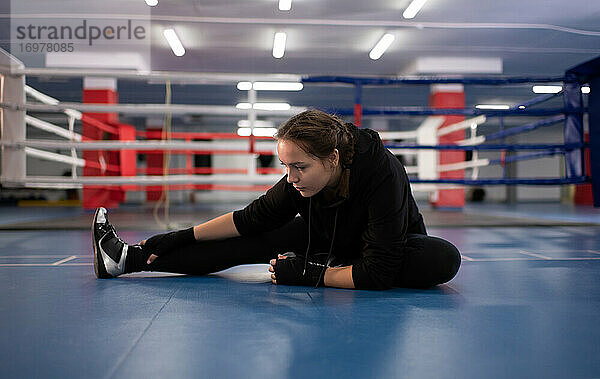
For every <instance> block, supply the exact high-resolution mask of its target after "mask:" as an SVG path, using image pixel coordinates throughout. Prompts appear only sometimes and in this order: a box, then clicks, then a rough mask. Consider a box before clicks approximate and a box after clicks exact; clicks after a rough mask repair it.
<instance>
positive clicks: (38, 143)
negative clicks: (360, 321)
mask: <svg viewBox="0 0 600 379" xmlns="http://www.w3.org/2000/svg"><path fill="white" fill-rule="evenodd" d="M1 57H2V62H1V65H0V66H1V72H0V74H1V83H0V85H1V89H0V92H1V97H0V106H1V109H2V174H1V183H2V185H3V186H4V187H6V188H46V189H73V188H75V189H83V191H84V207H86V208H94V207H96V206H99V205H102V204H100V200H101V199H98V198H96V200H93V197H94V196H95V195H93V193H98V192H110V193H112V196H111V199H112V200H113V201H116V203H118V202H122V201H123V200H124V199H125V192H126V191H136V190H146V191H148V192H150V191H155V192H158V193H161V194H162V195H161V198H162V200H164V197H165V196H167V198H168V191H169V190H194V191H197V190H240V191H257V192H262V191H265V190H266V189H267V188H269V187H270V186H271V185H272V184H274V183H275V182H276V181H277V180H279V179H280V178H281V175H282V174H284V171H283V169H282V168H277V167H258V166H257V158H258V157H259V156H261V155H264V156H273V155H275V154H276V149H275V147H276V144H275V141H274V140H273V138H272V137H271V136H269V135H256V134H258V133H251V132H249V133H247V134H248V135H245V136H242V135H238V134H233V133H198V132H172V131H171V117H172V116H173V115H186V114H202V115H230V116H242V117H245V118H247V119H248V121H249V128H250V129H249V131H252V130H254V131H260V129H259V128H255V123H257V121H258V120H257V117H259V116H266V117H272V116H279V117H289V116H291V115H293V114H296V113H298V112H301V111H302V110H304V109H306V108H308V107H310V106H311V105H310V104H307V105H306V106H303V107H288V108H286V109H271V110H265V109H255V108H253V107H252V106H250V107H248V106H240V105H238V107H234V106H213V105H210V106H209V105H181V104H171V102H170V83H171V80H184V79H185V78H188V79H189V80H190V82H192V83H196V84H197V83H202V84H211V83H212V84H214V83H230V84H234V83H237V82H240V81H244V80H247V81H251V82H252V81H260V80H262V81H269V80H287V81H293V82H301V83H302V84H304V85H307V86H310V85H313V84H315V85H349V86H353V87H354V93H355V101H354V107H353V108H347V109H346V108H337V109H324V110H325V111H329V112H332V113H335V114H338V115H340V116H343V117H352V116H353V117H354V123H355V124H357V125H358V126H360V125H361V123H362V120H363V118H367V117H391V116H399V115H401V116H427V117H426V118H425V119H424V120H423V121H422V122H421V124H420V125H419V126H418V127H417V128H416V129H415V130H412V131H400V132H398V131H396V132H394V131H390V132H386V131H382V132H380V135H381V138H382V140H383V141H384V144H385V146H386V147H387V148H388V149H389V150H390V151H391V152H392V153H393V154H395V155H397V156H399V157H400V156H401V157H404V158H406V157H409V159H410V161H411V162H412V163H411V164H406V170H407V173H408V174H409V176H410V177H411V182H412V186H413V191H425V192H428V193H431V194H432V197H433V198H434V199H435V198H437V197H438V196H439V193H440V191H446V192H448V191H463V189H464V188H465V186H491V185H542V186H548V185H567V184H585V183H592V187H593V194H594V205H595V206H600V163H599V162H600V160H599V159H598V156H599V155H600V149H599V148H598V147H599V145H600V142H599V140H600V135H599V134H600V111H599V108H600V107H599V106H598V102H599V100H598V95H595V92H597V89H598V88H600V86H597V85H596V84H597V83H598V82H599V81H600V58H597V59H595V60H592V61H590V62H586V63H584V64H582V65H580V66H577V67H575V68H573V69H571V70H569V71H567V72H566V73H565V75H564V76H560V77H506V76H503V77H464V76H451V77H449V76H427V77H395V78H362V77H324V76H305V77H302V76H298V75H262V76H260V75H253V76H248V75H246V76H244V75H234V74H231V75H229V74H227V75H225V74H187V76H186V74H184V73H167V72H151V73H146V74H140V73H132V72H128V71H127V72H124V71H111V70H96V71H94V70H91V71H90V70H86V71H83V70H79V71H78V70H62V69H28V68H25V67H24V66H23V65H22V64H21V63H20V62H18V61H16V60H15V59H14V58H13V57H11V56H9V55H8V54H6V53H4V52H3V54H2V55H1ZM26 76H39V77H73V76H86V77H107V76H110V77H113V78H117V79H120V78H125V79H133V80H149V79H152V80H155V81H156V80H158V81H162V82H164V83H165V85H166V88H167V94H168V96H167V98H165V103H164V104H96V103H89V102H88V103H65V102H61V101H60V100H59V99H55V98H52V97H50V96H48V95H46V94H43V93H41V92H39V91H37V90H36V89H34V88H31V87H29V86H27V85H26V84H25V77H26ZM557 82H558V83H562V90H561V91H560V92H557V93H555V94H545V95H541V96H537V97H534V98H532V99H530V100H528V101H525V102H521V103H519V104H512V105H511V106H510V107H508V108H507V109H477V108H467V107H444V106H438V107H431V106H430V107H389V106H384V107H363V106H362V100H363V99H362V97H363V96H362V89H363V87H367V86H369V87H383V86H410V85H442V86H443V85H460V86H468V85H485V86H491V87H492V88H493V86H496V85H522V84H540V83H557ZM584 86H585V87H587V88H589V92H590V94H589V100H588V105H587V106H586V104H584V99H583V97H582V94H581V91H582V87H584ZM592 87H594V88H595V89H596V91H594V88H592ZM561 97H562V102H563V106H562V107H556V106H555V107H551V108H543V107H540V105H541V106H543V105H544V103H546V102H548V101H552V100H555V101H556V99H559V98H561ZM256 102H257V92H256V90H253V89H250V90H248V103H247V104H254V103H256ZM36 113H55V114H59V115H62V117H65V118H66V124H67V125H68V128H64V127H62V126H59V125H55V124H53V123H51V122H48V121H46V120H43V119H42V118H39V117H35V116H34V115H33V114H36ZM117 114H127V115H146V116H147V115H164V116H165V119H164V123H163V127H162V130H145V131H144V130H136V129H135V127H134V126H132V125H126V124H123V123H120V122H119V121H118V118H117V116H116V115H117ZM509 117H519V118H536V119H535V120H534V121H531V122H527V123H524V124H522V125H519V126H514V127H510V128H504V126H503V125H504V120H505V119H507V118H509ZM465 118H466V119H465ZM540 118H541V119H540ZM584 119H587V120H588V123H589V143H587V142H586V141H585V138H584ZM491 120H494V121H495V122H498V123H499V125H500V127H499V130H498V131H496V132H491V133H485V134H483V133H481V130H485V128H486V125H487V123H489V122H490V121H491ZM78 124H80V125H82V127H81V129H82V130H84V131H86V130H87V132H83V133H78V132H76V129H77V127H76V126H77V125H78ZM557 125H562V126H563V130H564V141H563V142H562V143H553V144H543V143H539V144H511V143H506V142H505V140H506V138H508V137H514V136H517V135H520V134H522V133H527V132H530V131H534V130H538V129H542V128H548V127H556V126H557ZM27 128H36V129H39V130H42V131H44V132H46V133H49V134H51V135H53V136H54V137H55V139H52V140H51V139H29V138H27V137H26V130H27ZM90 130H94V131H93V132H91V133H90ZM586 150H587V151H589V154H590V155H591V159H589V162H588V167H586V157H585V154H586ZM466 152H468V154H469V155H470V157H469V159H466V158H465V155H466ZM482 152H495V153H498V154H499V156H498V157H497V158H481V157H480V155H481V153H482ZM138 155H146V156H147V157H148V158H147V159H148V160H150V159H151V158H150V157H154V158H152V159H154V162H155V163H156V162H157V161H159V162H158V163H157V164H155V165H154V166H152V167H145V168H143V167H141V168H139V167H137V165H136V162H137V159H136V157H137V156H138ZM176 155H181V156H183V157H185V158H184V160H185V165H184V166H182V167H171V165H170V158H171V157H172V156H176ZM195 155H213V156H217V155H232V156H233V155H235V156H242V157H245V161H244V162H245V163H243V164H241V165H239V164H238V165H237V166H235V167H227V168H213V167H195V165H194V162H193V157H194V156H195ZM551 156H560V157H564V167H565V170H564V175H562V176H560V177H532V178H514V177H509V176H508V175H507V170H504V171H503V176H501V177H497V178H481V177H480V173H481V172H482V170H484V169H485V168H486V167H490V166H494V165H496V166H501V167H506V165H507V164H510V163H514V162H518V161H525V160H534V159H538V158H542V157H551ZM36 159H37V160H40V159H41V160H47V161H52V162H54V163H56V164H60V165H64V166H66V167H67V168H70V170H71V175H70V177H65V176H53V175H46V176H42V175H35V176H34V175H28V174H27V172H26V171H27V169H26V168H27V161H28V160H36ZM161 161H162V162H161ZM90 191H91V192H90ZM94 191H95V192H94ZM90 196H91V197H90ZM458 196H459V197H460V196H462V197H463V198H464V192H458ZM86 198H87V199H88V201H86ZM89 199H92V200H89ZM115 199H116V200H115ZM154 200H158V199H157V198H155V199H154ZM167 200H168V199H167Z"/></svg>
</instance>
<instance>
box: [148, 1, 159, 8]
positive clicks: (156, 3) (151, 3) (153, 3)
mask: <svg viewBox="0 0 600 379" xmlns="http://www.w3.org/2000/svg"><path fill="white" fill-rule="evenodd" d="M146 4H148V5H149V6H151V7H155V6H157V5H158V0H146Z"/></svg>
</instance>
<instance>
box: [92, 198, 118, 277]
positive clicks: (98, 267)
mask: <svg viewBox="0 0 600 379" xmlns="http://www.w3.org/2000/svg"><path fill="white" fill-rule="evenodd" d="M99 211H100V208H98V209H96V212H95V213H94V218H93V219H92V247H93V248H94V273H95V274H96V278H98V279H110V278H112V277H113V276H112V275H110V274H109V273H108V272H106V268H105V267H104V262H102V255H101V254H100V253H99V252H98V249H97V248H96V246H97V245H98V243H97V241H96V233H95V231H94V226H95V225H96V217H97V216H98V212H99Z"/></svg>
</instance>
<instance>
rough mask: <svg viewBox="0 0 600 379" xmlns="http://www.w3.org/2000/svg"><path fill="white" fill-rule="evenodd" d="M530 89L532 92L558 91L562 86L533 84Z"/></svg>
mask: <svg viewBox="0 0 600 379" xmlns="http://www.w3.org/2000/svg"><path fill="white" fill-rule="evenodd" d="M531 90H532V91H533V92H534V93H559V92H560V91H562V86H533V88H532V89H531Z"/></svg>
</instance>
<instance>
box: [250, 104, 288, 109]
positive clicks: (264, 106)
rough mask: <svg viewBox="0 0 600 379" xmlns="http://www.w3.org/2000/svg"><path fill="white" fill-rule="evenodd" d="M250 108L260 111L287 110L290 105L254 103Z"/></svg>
mask: <svg viewBox="0 0 600 379" xmlns="http://www.w3.org/2000/svg"><path fill="white" fill-rule="evenodd" d="M252 108H253V109H257V110H262V111H287V110H289V109H291V108H292V107H291V106H290V105H289V104H288V103H254V104H253V105H252Z"/></svg>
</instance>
